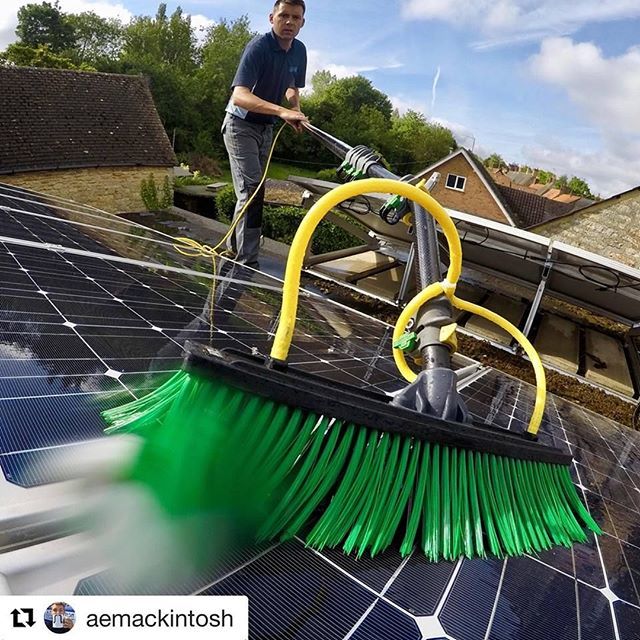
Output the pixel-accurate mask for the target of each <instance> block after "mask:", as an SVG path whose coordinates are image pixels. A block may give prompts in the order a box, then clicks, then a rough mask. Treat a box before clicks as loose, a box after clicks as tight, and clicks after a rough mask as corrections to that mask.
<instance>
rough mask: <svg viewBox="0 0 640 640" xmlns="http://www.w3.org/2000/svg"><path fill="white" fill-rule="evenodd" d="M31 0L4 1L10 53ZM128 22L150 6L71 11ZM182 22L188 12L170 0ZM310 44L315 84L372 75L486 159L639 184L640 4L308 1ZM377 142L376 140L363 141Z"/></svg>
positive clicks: (204, 1) (614, 183)
mask: <svg viewBox="0 0 640 640" xmlns="http://www.w3.org/2000/svg"><path fill="white" fill-rule="evenodd" d="M22 4H26V2H23V1H22V0H3V2H2V6H1V7H0V48H4V47H5V46H6V45H7V44H8V43H9V42H11V41H12V40H13V39H15V36H14V34H13V30H14V28H15V24H16V13H17V10H18V7H20V6H21V5H22ZM60 5H61V7H62V9H63V10H64V11H66V12H79V11H84V10H93V11H95V12H96V13H98V14H100V15H103V16H110V17H115V16H118V17H120V18H121V19H123V20H128V19H130V18H131V16H134V15H150V14H154V13H155V11H156V9H157V6H158V3H157V2H150V1H149V0H119V1H114V2H109V1H108V0H100V1H98V2H92V1H91V0H61V1H60ZM167 5H168V10H169V12H171V11H173V10H174V9H175V7H176V6H177V3H174V2H167ZM307 5H308V6H307V24H306V26H305V27H304V29H303V30H302V32H301V34H300V38H301V39H302V40H303V41H304V42H305V44H306V45H307V49H308V50H309V63H310V69H309V71H310V73H309V75H308V78H310V77H311V73H312V72H313V71H314V70H317V69H323V68H324V69H329V70H331V71H332V72H333V73H334V74H336V75H338V76H345V75H350V74H353V73H361V74H362V75H364V76H366V77H367V78H369V79H371V80H372V82H373V83H374V85H375V86H376V87H378V88H379V89H381V90H382V91H384V92H385V93H387V94H388V95H389V96H390V97H391V99H392V101H393V102H394V104H395V105H396V106H397V107H398V108H399V109H400V110H401V111H402V110H406V109H408V108H412V109H417V110H419V111H422V112H423V113H425V114H426V115H427V116H428V117H430V118H433V119H435V120H437V121H440V122H442V123H443V124H446V125H447V126H449V127H450V128H451V129H452V130H453V131H454V133H455V134H456V137H457V139H458V142H459V143H460V144H462V145H464V146H466V147H468V148H474V150H475V151H476V152H478V153H480V155H482V156H485V155H488V154H490V153H492V152H494V151H495V152H498V153H499V154H500V155H502V156H503V157H504V158H505V159H506V160H509V161H513V162H519V163H526V164H529V165H532V166H539V167H542V168H546V169H550V170H553V171H555V172H556V173H558V174H563V173H565V174H568V175H578V176H581V177H583V178H585V179H586V180H587V181H588V182H589V184H590V185H591V186H592V188H593V189H594V190H595V191H596V192H599V193H600V194H602V195H603V196H609V195H612V194H614V193H618V192H620V191H623V190H626V189H629V188H632V187H636V186H639V185H640V1H639V0H368V1H367V2H362V1H359V2H356V1H355V0H343V1H340V2H339V1H337V0H307ZM180 6H182V8H183V10H184V11H185V12H187V13H190V14H191V15H192V23H193V24H194V25H198V26H206V25H207V24H211V23H212V22H213V21H216V20H218V19H220V18H221V17H225V18H231V19H233V18H236V17H238V16H239V15H240V14H241V13H247V14H248V15H249V17H250V19H251V23H252V26H253V28H254V29H256V30H258V31H262V30H264V31H266V30H267V29H268V28H269V25H268V21H267V16H268V14H269V10H270V7H271V4H270V1H269V0H266V1H262V0H260V1H259V0H244V1H243V2H238V1H237V0H189V1H185V2H182V3H180ZM362 142H363V143H366V140H363V141H362Z"/></svg>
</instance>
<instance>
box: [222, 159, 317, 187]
mask: <svg viewBox="0 0 640 640" xmlns="http://www.w3.org/2000/svg"><path fill="white" fill-rule="evenodd" d="M317 173H318V170H317V169H308V168H306V167H302V166H299V165H294V164H285V163H283V162H275V161H273V162H272V163H271V164H270V165H269V173H268V174H267V176H268V177H269V178H273V179H274V180H286V179H287V178H288V177H289V176H303V177H305V178H315V177H316V174H317ZM215 182H229V183H230V182H231V171H230V170H229V167H223V169H222V175H221V176H219V177H217V178H215Z"/></svg>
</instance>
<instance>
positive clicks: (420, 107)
mask: <svg viewBox="0 0 640 640" xmlns="http://www.w3.org/2000/svg"><path fill="white" fill-rule="evenodd" d="M389 100H391V104H392V105H393V108H394V109H397V110H398V111H399V112H400V115H404V114H405V113H407V111H417V112H418V113H423V114H426V113H427V105H426V103H425V102H423V101H421V100H416V99H414V98H408V97H407V96H404V95H394V96H389Z"/></svg>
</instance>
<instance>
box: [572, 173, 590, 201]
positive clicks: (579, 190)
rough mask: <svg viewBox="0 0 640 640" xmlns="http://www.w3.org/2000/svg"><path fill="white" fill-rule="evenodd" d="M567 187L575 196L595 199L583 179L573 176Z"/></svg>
mask: <svg viewBox="0 0 640 640" xmlns="http://www.w3.org/2000/svg"><path fill="white" fill-rule="evenodd" d="M567 186H568V187H569V191H571V193H573V195H576V196H581V197H583V198H592V199H593V198H594V195H593V194H592V193H591V189H590V188H589V185H588V184H587V183H586V182H585V181H584V180H583V179H582V178H578V177H577V176H573V177H572V178H571V180H569V183H568V185H567Z"/></svg>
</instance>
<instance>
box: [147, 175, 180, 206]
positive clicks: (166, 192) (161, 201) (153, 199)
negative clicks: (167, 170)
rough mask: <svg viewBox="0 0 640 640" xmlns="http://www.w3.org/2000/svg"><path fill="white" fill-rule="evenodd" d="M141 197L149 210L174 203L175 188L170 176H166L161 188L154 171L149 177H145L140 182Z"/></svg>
mask: <svg viewBox="0 0 640 640" xmlns="http://www.w3.org/2000/svg"><path fill="white" fill-rule="evenodd" d="M140 197H141V198H142V202H144V206H145V207H146V208H147V211H160V210H162V209H167V208H168V207H170V206H171V205H172V204H173V189H172V187H171V182H170V181H169V176H165V177H164V180H163V181H162V185H161V186H160V188H159V189H158V185H157V184H156V180H155V178H154V177H153V174H152V173H150V174H149V177H148V178H143V180H142V182H141V183H140Z"/></svg>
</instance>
